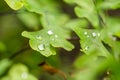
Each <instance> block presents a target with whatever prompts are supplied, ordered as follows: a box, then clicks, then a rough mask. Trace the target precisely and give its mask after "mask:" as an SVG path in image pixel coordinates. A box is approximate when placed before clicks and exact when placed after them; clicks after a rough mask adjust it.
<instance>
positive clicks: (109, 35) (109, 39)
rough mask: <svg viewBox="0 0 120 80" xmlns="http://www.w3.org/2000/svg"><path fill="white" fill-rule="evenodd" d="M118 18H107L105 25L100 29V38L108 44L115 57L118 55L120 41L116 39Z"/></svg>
mask: <svg viewBox="0 0 120 80" xmlns="http://www.w3.org/2000/svg"><path fill="white" fill-rule="evenodd" d="M119 22H120V20H119V19H118V18H110V17H109V18H108V19H107V26H106V27H105V28H103V29H102V30H101V35H102V36H101V40H103V41H104V42H105V43H106V44H108V45H109V46H110V47H111V49H112V52H111V53H113V54H114V56H115V57H116V59H119V58H118V57H117V56H118V55H120V53H119V52H120V49H119V47H120V42H119V40H117V37H118V38H119V37H120V23H119Z"/></svg>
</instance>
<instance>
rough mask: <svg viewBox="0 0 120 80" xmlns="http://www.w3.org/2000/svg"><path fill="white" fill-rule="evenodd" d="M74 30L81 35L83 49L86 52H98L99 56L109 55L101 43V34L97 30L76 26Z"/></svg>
mask: <svg viewBox="0 0 120 80" xmlns="http://www.w3.org/2000/svg"><path fill="white" fill-rule="evenodd" d="M74 31H75V32H76V33H77V35H78V36H79V37H80V39H81V40H80V44H81V47H82V51H84V52H85V53H86V54H88V55H89V54H97V55H99V56H106V57H107V56H109V52H108V51H107V50H106V49H105V48H104V46H103V45H102V43H101V40H100V37H101V34H100V32H99V31H97V30H88V29H82V28H79V27H76V28H75V29H74Z"/></svg>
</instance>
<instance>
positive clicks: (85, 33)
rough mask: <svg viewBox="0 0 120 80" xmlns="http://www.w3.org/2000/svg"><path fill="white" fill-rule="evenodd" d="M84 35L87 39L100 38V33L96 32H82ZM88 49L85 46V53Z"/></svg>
mask: <svg viewBox="0 0 120 80" xmlns="http://www.w3.org/2000/svg"><path fill="white" fill-rule="evenodd" d="M84 35H85V36H86V37H87V38H90V36H91V35H92V37H93V38H95V37H100V33H97V32H92V33H88V32H86V31H85V32H84ZM88 49H89V46H86V47H85V48H84V50H85V51H87V50H88Z"/></svg>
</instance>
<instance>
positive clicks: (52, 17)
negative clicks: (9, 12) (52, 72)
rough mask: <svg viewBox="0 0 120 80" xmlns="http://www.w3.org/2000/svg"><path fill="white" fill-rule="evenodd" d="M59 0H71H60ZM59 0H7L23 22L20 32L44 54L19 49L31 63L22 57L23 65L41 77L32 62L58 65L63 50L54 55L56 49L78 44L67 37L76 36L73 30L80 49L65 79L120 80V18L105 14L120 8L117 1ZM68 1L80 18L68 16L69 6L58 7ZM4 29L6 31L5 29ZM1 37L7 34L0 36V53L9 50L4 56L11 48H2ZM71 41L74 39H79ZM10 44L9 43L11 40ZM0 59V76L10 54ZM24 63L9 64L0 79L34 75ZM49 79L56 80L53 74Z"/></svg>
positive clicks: (30, 79) (4, 46) (8, 62)
mask: <svg viewBox="0 0 120 80" xmlns="http://www.w3.org/2000/svg"><path fill="white" fill-rule="evenodd" d="M63 1H64V2H66V3H68V4H69V5H67V4H64V2H63ZM63 1H61V0H60V1H59V0H58V1H57V0H12V1H11V0H5V2H6V3H7V4H8V5H9V6H10V8H11V9H13V10H17V11H16V13H18V14H17V15H16V17H17V18H19V19H20V20H21V22H23V23H19V24H22V25H21V26H25V27H24V28H23V30H24V31H23V30H21V32H20V33H22V36H23V37H26V38H28V39H29V45H30V47H31V48H32V49H33V50H35V51H37V52H39V53H40V54H42V55H43V56H40V55H39V56H40V57H38V55H37V54H36V53H37V52H32V51H28V52H27V51H26V53H29V54H23V55H22V56H20V58H21V57H23V56H24V55H25V56H24V57H25V59H24V58H23V60H29V61H28V63H29V64H28V63H26V62H25V61H21V62H24V63H26V64H28V66H27V67H29V68H30V69H31V72H32V73H33V74H36V75H39V76H40V75H41V76H42V73H41V72H42V70H40V71H41V72H39V71H38V70H39V68H38V67H37V66H35V65H34V67H31V65H32V64H37V63H38V62H39V60H40V62H42V61H45V62H46V63H48V64H50V65H52V66H53V67H56V66H57V65H58V63H59V61H62V60H63V61H64V59H62V58H63V56H64V55H63V54H61V55H62V58H60V57H58V55H59V54H56V53H60V52H62V51H61V50H60V48H63V49H65V50H67V51H68V52H67V53H69V51H72V49H74V48H75V49H76V47H77V46H75V45H73V44H71V43H70V41H68V40H72V38H73V39H74V36H72V35H71V33H72V32H74V33H75V34H76V35H77V38H80V40H79V43H80V51H79V52H77V53H80V54H81V53H84V54H82V55H79V56H78V57H77V56H76V58H75V60H74V62H73V63H72V62H71V66H70V67H74V70H73V73H72V76H70V78H68V80H69V79H70V80H71V79H73V80H103V79H104V80H120V78H119V75H120V71H119V68H120V57H119V56H120V49H119V48H120V19H119V17H118V16H117V15H116V16H117V17H115V15H113V16H111V15H109V10H113V11H112V12H114V10H117V9H120V0H63ZM0 4H2V3H0ZM66 6H71V7H74V12H75V15H76V16H77V17H78V18H76V17H75V19H73V18H70V17H69V16H70V15H74V14H72V13H68V12H67V11H66V12H63V11H62V9H63V8H65V7H66ZM68 11H69V10H68ZM5 20H6V19H5ZM5 20H3V21H5ZM14 21H15V20H14ZM6 22H7V21H6ZM16 22H17V21H16ZM2 26H5V25H2ZM26 28H27V29H26ZM1 29H2V28H1ZM5 29H7V28H5ZM8 29H9V28H8ZM2 30H3V31H4V28H3V29H2ZM30 30H32V31H30ZM22 31H23V32H22ZM0 32H1V31H0ZM8 34H9V33H8ZM19 36H20V35H19ZM15 37H17V36H15ZM2 38H4V37H2ZM20 38H22V37H20ZM4 40H6V39H3V41H2V40H0V52H2V53H5V55H4V56H5V57H6V56H7V57H8V56H10V55H13V54H9V55H8V53H9V51H7V49H8V48H9V49H10V50H11V51H12V49H13V47H11V48H10V47H8V48H6V47H7V45H8V44H3V43H4ZM8 40H9V39H8ZM8 40H6V42H8ZM22 41H23V42H22ZM22 41H21V43H20V42H17V41H16V42H15V43H19V44H25V43H26V40H25V41H24V40H22ZM73 41H74V40H73ZM24 42H25V43H24ZM74 42H75V43H76V44H78V43H77V41H74ZM8 43H9V44H10V42H8ZM27 43H28V42H27ZM27 43H26V44H27ZM10 46H11V45H10ZM15 47H17V45H16V46H15ZM20 47H22V45H20ZM15 50H16V49H15ZM23 51H24V50H23ZM63 52H64V51H63ZM73 52H74V51H73ZM18 53H19V52H18ZM20 53H24V52H20ZM30 53H32V54H34V53H35V54H36V55H37V56H32V55H31V54H30ZM2 55H3V54H2ZM52 55H54V56H52ZM69 55H71V54H69ZM44 56H45V57H44ZM26 57H30V58H26ZM17 58H18V57H17ZM18 59H19V58H18ZM18 59H15V60H14V59H13V61H14V62H15V61H16V62H17V61H18V62H19V60H18ZM67 59H68V57H66V56H65V60H67ZM72 59H73V58H72ZM0 60H1V61H0V75H4V74H5V73H6V71H7V69H8V68H9V67H10V65H12V64H11V57H10V59H7V60H6V58H5V59H0ZM9 60H10V61H9ZM63 63H64V62H63ZM13 64H14V63H13ZM65 64H66V63H65ZM32 66H33V65H32ZM27 67H26V66H25V65H23V64H16V65H13V66H12V67H11V68H10V70H9V71H8V73H7V75H6V76H4V77H3V78H2V80H8V79H9V80H22V78H23V77H24V78H26V79H25V80H37V79H36V78H35V77H34V76H33V75H32V74H31V73H29V71H28V68H27ZM60 67H61V68H63V69H66V67H68V66H64V65H61V66H60ZM32 68H36V69H37V70H35V71H34V69H32ZM32 70H33V71H32ZM70 71H72V70H70ZM70 71H68V72H70ZM66 73H67V70H66ZM22 74H25V75H27V77H26V76H23V77H21V75H22ZM47 77H48V75H47ZM44 79H47V78H44ZM50 79H51V80H56V79H55V78H50ZM42 80H43V79H42Z"/></svg>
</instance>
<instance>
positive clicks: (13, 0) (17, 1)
mask: <svg viewBox="0 0 120 80" xmlns="http://www.w3.org/2000/svg"><path fill="white" fill-rule="evenodd" d="M5 1H6V3H7V4H8V5H9V6H10V7H11V8H12V9H14V10H18V9H20V8H22V7H23V5H24V3H23V2H22V0H5Z"/></svg>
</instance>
